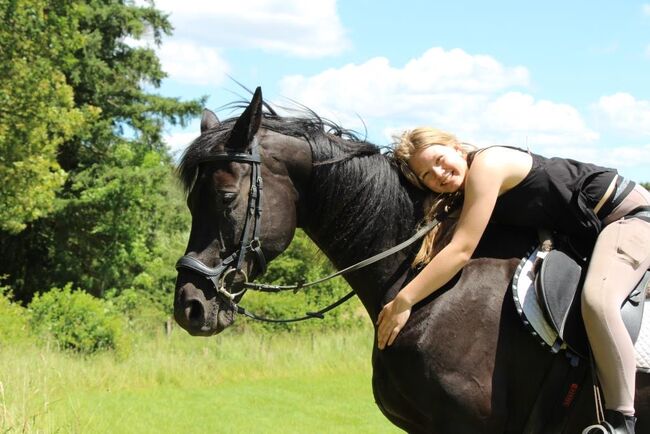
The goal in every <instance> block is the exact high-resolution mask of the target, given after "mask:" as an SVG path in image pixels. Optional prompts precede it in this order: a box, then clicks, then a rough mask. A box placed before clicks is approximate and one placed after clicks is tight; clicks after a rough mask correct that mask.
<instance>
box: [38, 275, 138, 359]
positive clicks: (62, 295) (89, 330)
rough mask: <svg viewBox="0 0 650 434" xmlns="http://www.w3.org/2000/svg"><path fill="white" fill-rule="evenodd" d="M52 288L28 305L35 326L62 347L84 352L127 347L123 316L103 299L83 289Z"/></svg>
mask: <svg viewBox="0 0 650 434" xmlns="http://www.w3.org/2000/svg"><path fill="white" fill-rule="evenodd" d="M71 286H72V285H71V284H67V285H66V286H65V287H64V288H63V289H59V288H52V289H51V290H50V291H48V292H46V293H44V294H41V295H36V296H35V297H34V299H33V300H32V302H31V303H30V305H29V308H30V310H31V313H32V315H31V325H32V328H33V329H34V330H35V331H36V332H37V333H38V334H40V335H42V336H44V337H47V338H52V339H54V341H55V342H56V343H57V345H58V346H59V347H60V348H61V349H66V350H72V351H75V352H79V353H82V354H92V353H95V352H98V351H102V350H117V351H118V352H123V351H125V350H127V349H128V346H129V345H128V341H127V340H126V335H125V334H124V326H123V320H122V319H121V318H120V317H119V316H118V315H116V314H115V313H114V312H112V310H111V309H110V308H109V305H108V304H107V303H105V302H104V301H103V300H100V299H97V298H95V297H93V296H91V295H90V294H88V293H86V292H83V291H81V290H76V291H72V290H71Z"/></svg>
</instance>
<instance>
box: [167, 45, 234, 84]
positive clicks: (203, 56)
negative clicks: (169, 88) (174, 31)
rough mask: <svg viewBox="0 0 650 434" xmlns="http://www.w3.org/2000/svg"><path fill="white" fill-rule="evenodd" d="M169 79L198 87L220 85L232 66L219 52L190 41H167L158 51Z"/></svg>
mask: <svg viewBox="0 0 650 434" xmlns="http://www.w3.org/2000/svg"><path fill="white" fill-rule="evenodd" d="M157 51H158V56H159V58H160V61H161V63H162V67H163V70H164V71H165V72H167V74H169V78H171V79H173V80H177V81H180V82H183V83H190V84H196V85H208V84H220V83H221V82H222V81H223V80H224V78H225V77H226V75H227V74H228V71H229V70H230V66H229V65H228V63H227V62H226V61H225V60H224V59H223V58H222V57H221V55H220V53H219V50H217V49H214V48H210V47H205V46H198V45H196V44H194V43H192V42H188V41H174V40H172V41H167V42H166V43H164V44H163V45H162V46H161V47H160V48H159V49H158V50H157Z"/></svg>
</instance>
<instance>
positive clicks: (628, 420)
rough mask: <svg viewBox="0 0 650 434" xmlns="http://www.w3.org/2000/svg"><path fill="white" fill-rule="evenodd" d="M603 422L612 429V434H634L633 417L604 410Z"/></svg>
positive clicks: (634, 420) (634, 418) (634, 422)
mask: <svg viewBox="0 0 650 434" xmlns="http://www.w3.org/2000/svg"><path fill="white" fill-rule="evenodd" d="M605 420H606V421H607V422H609V424H610V425H611V426H612V427H613V428H614V431H612V432H613V434H634V425H635V424H636V417H634V416H626V415H624V414H623V413H621V412H620V411H616V410H605Z"/></svg>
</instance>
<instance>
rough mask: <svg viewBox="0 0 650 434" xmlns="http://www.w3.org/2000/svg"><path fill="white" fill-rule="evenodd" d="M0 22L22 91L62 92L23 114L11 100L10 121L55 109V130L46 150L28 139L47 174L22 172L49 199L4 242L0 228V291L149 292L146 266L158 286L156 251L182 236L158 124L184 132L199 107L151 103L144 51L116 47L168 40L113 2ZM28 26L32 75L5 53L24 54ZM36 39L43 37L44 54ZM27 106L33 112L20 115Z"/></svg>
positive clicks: (64, 5)
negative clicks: (13, 115) (27, 87)
mask: <svg viewBox="0 0 650 434" xmlns="http://www.w3.org/2000/svg"><path fill="white" fill-rule="evenodd" d="M0 1H3V2H6V1H7V0H0ZM19 11H20V13H19ZM22 11H27V12H24V13H23V12H22ZM29 11H31V12H29ZM0 13H3V14H4V16H5V18H6V17H8V16H11V17H14V18H13V19H14V21H13V23H14V24H15V27H16V29H14V31H12V30H11V29H10V30H7V31H3V33H1V34H0V35H1V37H2V39H1V40H0V47H2V50H3V51H2V54H1V55H2V56H5V55H6V58H7V59H8V61H9V62H12V66H11V67H12V68H14V69H16V68H19V67H20V68H22V69H21V72H20V74H23V75H24V76H26V77H29V79H30V80H32V81H35V80H37V79H36V78H33V77H40V76H43V77H46V78H48V77H49V80H50V82H47V83H46V84H43V85H41V86H42V87H43V88H52V89H54V88H55V86H53V85H51V84H49V83H55V82H56V83H59V85H60V86H59V88H60V89H62V90H60V91H59V93H56V92H54V90H52V89H50V90H49V93H48V92H45V93H43V96H39V95H40V94H35V96H34V98H35V99H36V101H35V102H34V103H30V104H28V103H24V101H25V100H24V98H25V96H24V95H23V94H24V93H27V91H25V92H23V93H17V94H16V96H15V98H14V99H16V100H20V99H21V98H22V99H23V100H22V102H23V106H20V107H21V108H20V113H21V116H23V117H25V118H27V119H29V118H30V115H29V113H31V116H45V112H46V111H47V110H45V107H49V106H51V105H52V99H55V98H58V99H55V101H57V102H59V106H61V107H62V108H61V109H60V110H59V112H57V113H55V114H51V116H49V117H48V119H52V120H53V121H54V120H57V119H58V120H59V121H60V123H55V124H54V125H55V127H52V128H50V129H49V130H48V131H50V135H51V136H52V139H51V140H48V141H47V144H45V143H42V141H43V138H42V135H41V136H39V137H37V138H36V139H35V140H36V143H35V144H34V146H32V147H31V148H30V149H32V150H33V151H32V153H31V154H30V156H29V157H28V159H29V160H30V161H32V160H33V161H38V159H39V158H44V159H45V160H46V161H47V163H48V164H50V166H46V167H51V168H52V169H50V170H49V172H48V170H44V169H43V167H44V166H45V164H44V163H40V164H41V165H40V166H38V168H37V169H33V171H35V172H37V173H38V174H39V175H40V176H42V177H46V175H47V176H49V178H48V183H46V182H44V181H43V182H40V183H39V184H38V185H39V186H41V188H42V189H45V187H42V186H47V191H48V194H49V196H47V198H46V200H45V199H44V200H42V201H41V202H43V203H44V204H45V205H46V206H45V205H44V206H42V207H41V208H40V209H43V210H45V211H43V212H39V213H37V212H32V214H30V218H27V219H25V218H24V219H23V220H22V221H21V222H19V223H20V224H18V225H14V226H13V230H11V231H10V230H8V228H5V227H2V230H3V231H2V232H0V254H2V255H3V257H5V258H7V257H9V258H12V261H3V262H2V265H0V274H6V275H8V276H9V278H8V279H7V283H9V284H10V285H11V286H12V288H13V290H14V293H15V295H16V297H17V298H20V299H22V300H29V299H30V298H31V296H32V295H33V294H34V293H35V292H39V291H45V290H47V289H49V288H50V287H53V286H58V287H62V286H64V285H65V284H66V283H67V282H72V283H73V285H74V286H75V287H77V286H78V287H81V288H83V289H85V290H87V291H89V292H91V293H94V294H96V295H101V294H103V293H104V291H106V290H107V289H111V288H114V289H118V290H119V288H126V287H132V286H134V284H137V283H138V282H140V283H141V284H144V283H143V282H148V283H149V284H152V285H157V284H159V282H160V279H162V278H163V277H158V276H154V277H152V276H151V275H150V274H148V272H147V270H151V269H152V267H153V268H154V269H155V270H160V269H161V268H164V269H169V270H170V272H168V273H165V274H164V278H165V279H167V282H168V281H169V279H170V278H171V274H172V273H173V262H172V263H169V264H165V266H164V267H163V266H161V265H160V264H158V263H156V258H157V257H158V256H157V255H158V254H159V253H160V249H161V246H165V245H168V244H169V243H170V242H171V241H170V240H176V239H178V238H179V235H178V234H179V232H181V231H182V232H184V231H185V229H186V228H187V220H186V219H187V217H186V213H184V212H179V210H178V207H179V206H182V198H181V197H180V195H179V194H177V193H176V192H175V186H174V185H173V181H172V180H171V177H172V175H171V172H172V168H171V166H172V164H171V161H170V157H169V155H168V153H167V151H166V148H165V144H164V142H163V140H162V131H163V126H164V125H165V124H181V125H184V124H185V123H186V122H187V121H188V120H189V119H190V118H191V117H193V116H196V115H198V114H199V113H200V111H201V109H202V106H203V103H204V99H199V100H191V101H181V100H179V99H178V98H167V97H163V96H160V95H157V94H155V93H153V92H152V89H155V88H157V87H158V86H159V85H160V81H161V80H162V79H163V78H164V77H165V74H164V72H163V71H162V69H161V65H160V62H159V61H158V59H157V57H156V55H155V52H154V51H153V50H152V49H151V48H147V47H134V46H131V45H129V44H128V43H127V41H128V40H129V39H138V38H142V37H147V38H151V39H152V40H153V42H154V43H156V44H160V43H161V42H162V37H163V36H164V35H168V34H170V32H171V25H170V23H169V21H168V20H167V17H166V16H165V15H164V14H162V13H161V12H160V11H158V10H156V9H155V8H154V7H153V3H148V4H147V5H146V6H136V5H135V4H134V3H133V2H131V1H120V0H86V1H73V0H53V1H47V2H45V1H43V0H13V1H10V2H9V3H2V6H1V9H0ZM34 16H36V17H40V18H38V19H35V18H34ZM30 20H31V21H30ZM34 20H35V22H38V26H39V27H38V32H36V33H37V35H38V36H39V37H41V39H42V43H41V42H39V44H40V45H39V46H38V47H36V48H34V52H35V53H40V56H41V57H42V58H43V61H42V63H41V64H38V68H23V67H22V66H21V63H20V62H21V61H20V51H19V50H13V51H12V50H10V49H8V48H5V47H6V46H8V45H10V44H12V43H14V42H17V43H19V44H23V45H25V46H29V45H30V44H32V42H31V38H32V37H33V35H32V33H35V31H34V32H32V33H30V32H29V31H28V30H29V28H30V27H29V26H30V25H31V24H30V23H31V22H32V21H34ZM21 26H27V30H23V29H22V28H21ZM47 37H52V38H53V41H54V42H52V45H51V46H48V45H47V42H46V39H47ZM58 38H60V40H59V39H58ZM14 40H15V41H14ZM39 41H40V40H39ZM10 51H11V52H12V53H13V54H11V53H10V54H11V55H10V54H6V53H9V52H10ZM4 58H5V57H3V59H4ZM3 64H4V62H3ZM20 74H18V75H20ZM14 75H17V74H14ZM57 80H58V81H57ZM3 85H5V86H7V87H9V86H11V83H9V82H3ZM34 86H36V85H34ZM46 96H47V98H46ZM48 98H49V99H48ZM36 102H37V103H38V104H39V105H38V106H37V107H38V110H37V109H36V108H35V109H34V110H32V111H27V109H28V107H32V106H36ZM5 111H7V110H5V109H3V110H2V112H3V113H4V112H5ZM25 113H28V114H25ZM75 119H76V120H75ZM73 120H74V122H76V123H71V122H72V121H73ZM0 124H1V122H0ZM12 124H13V127H12V128H13V129H14V130H18V131H19V133H20V134H23V135H28V133H29V132H28V129H29V128H28V127H27V126H26V124H25V123H22V124H21V123H15V122H9V121H8V122H7V123H6V125H12ZM30 125H31V124H30ZM6 131H9V130H6ZM14 134H18V133H14ZM8 135H9V133H6V134H5V136H4V137H6V136H8ZM39 142H40V143H39ZM15 143H18V144H19V141H15ZM36 145H38V146H36ZM14 147H15V146H14ZM5 148H7V149H8V147H4V146H3V148H2V149H3V150H4V149H5ZM46 149H47V152H44V151H45V150H46ZM39 150H40V151H39ZM53 156H56V159H54V158H53ZM50 172H52V173H54V174H55V175H48V174H49V173H50ZM50 178H51V179H50ZM19 188H21V187H20V186H18V187H16V188H13V189H12V190H9V191H8V193H7V194H6V197H7V199H6V200H7V201H8V202H9V201H11V200H18V199H19V196H20V191H19ZM22 228H24V230H22V231H20V230H21V229H22ZM18 231H20V232H19V233H17V232H18ZM174 242H175V241H174ZM166 260H171V259H169V258H166ZM152 264H155V265H152ZM147 276H149V277H151V278H148V277H147ZM134 282H135V283H134ZM157 282H158V283H157ZM147 289H148V288H147Z"/></svg>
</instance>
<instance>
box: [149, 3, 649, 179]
mask: <svg viewBox="0 0 650 434" xmlns="http://www.w3.org/2000/svg"><path fill="white" fill-rule="evenodd" d="M155 6H156V7H157V8H158V9H160V10H163V11H165V12H166V13H168V14H169V19H170V21H171V23H172V25H173V26H174V29H175V30H174V34H173V35H172V36H170V37H166V38H164V40H163V44H162V46H161V47H159V48H157V51H158V55H159V58H160V59H161V62H162V66H163V69H164V70H165V71H166V72H167V73H168V77H167V78H166V79H165V80H164V81H163V83H162V86H161V87H160V88H159V89H157V90H156V91H157V92H159V93H161V94H163V95H165V96H172V97H180V98H182V99H189V98H196V97H199V96H204V95H205V96H207V97H208V101H207V104H206V107H207V108H209V109H211V110H213V111H215V112H217V115H218V116H219V117H220V118H221V119H225V118H228V117H232V116H235V115H237V114H238V113H236V112H235V113H233V112H231V111H229V110H219V109H220V108H221V107H222V106H224V105H226V104H227V103H230V102H233V101H238V100H241V99H242V98H246V99H249V98H250V94H247V93H246V91H245V90H243V89H242V88H241V87H240V86H239V85H238V84H237V83H236V82H235V81H234V80H236V81H238V82H240V83H242V84H243V85H244V86H246V87H247V88H249V89H255V88H256V87H257V86H261V88H262V93H263V97H264V99H265V101H268V102H270V103H272V104H275V105H276V106H287V105H291V104H292V101H297V102H298V103H300V104H303V105H305V106H308V107H309V108H311V109H313V110H314V111H315V112H316V113H318V114H319V115H321V116H323V117H326V118H328V119H331V120H333V121H335V122H337V123H339V124H340V125H342V126H343V127H345V128H348V129H353V130H356V131H358V132H359V133H360V134H361V136H365V137H367V139H368V140H369V141H371V142H373V143H375V144H376V145H379V146H387V145H390V144H391V143H392V141H393V137H394V136H395V135H398V134H400V133H401V132H403V131H404V130H406V129H410V128H414V127H417V126H424V125H426V126H433V127H437V128H440V129H443V130H446V131H449V132H452V133H454V134H455V135H456V136H457V137H458V138H459V139H460V140H461V141H464V142H469V143H472V144H475V145H477V146H479V147H483V146H489V145H495V144H506V145H513V146H520V147H524V148H528V149H530V150H531V151H533V152H536V153H540V154H542V155H546V156H560V157H569V158H574V159H578V160H581V161H587V162H592V163H596V164H600V165H604V166H607V167H615V168H617V169H618V170H619V172H620V173H621V174H622V175H623V176H626V177H629V178H631V179H633V180H635V181H640V182H648V181H650V3H644V2H637V1H630V0H619V1H614V0H611V1H604V0H590V1H583V0H574V1H566V0H563V1H556V0H547V1H544V2H527V1H522V0H518V1H500V0H491V1H489V2H486V1H465V0H453V1H452V0H447V1H444V2H441V1H437V0H422V1H407V0H401V1H399V2H398V1H380V0H374V1H371V0H339V1H336V0H211V1H210V0H183V1H178V0H157V1H156V2H155ZM233 79H234V80H233ZM199 121H200V120H199V119H196V120H195V121H194V122H192V123H191V124H190V125H188V126H187V127H186V128H180V127H172V126H168V127H167V128H166V141H167V143H168V145H169V146H170V148H171V151H172V153H173V154H175V155H179V153H180V152H181V151H182V149H184V147H185V146H187V145H188V144H189V143H190V142H191V141H192V140H193V139H194V138H195V137H196V136H197V135H198V131H199Z"/></svg>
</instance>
